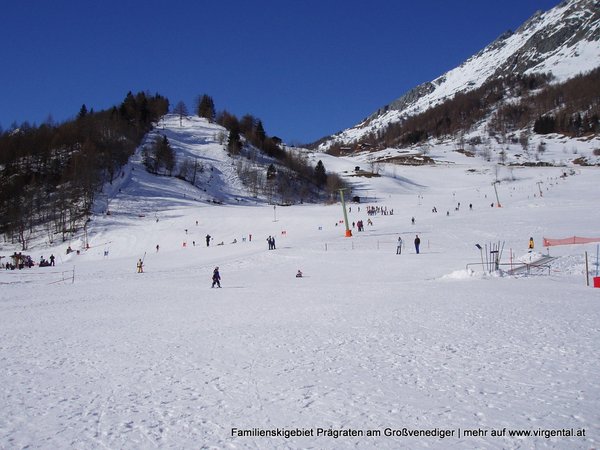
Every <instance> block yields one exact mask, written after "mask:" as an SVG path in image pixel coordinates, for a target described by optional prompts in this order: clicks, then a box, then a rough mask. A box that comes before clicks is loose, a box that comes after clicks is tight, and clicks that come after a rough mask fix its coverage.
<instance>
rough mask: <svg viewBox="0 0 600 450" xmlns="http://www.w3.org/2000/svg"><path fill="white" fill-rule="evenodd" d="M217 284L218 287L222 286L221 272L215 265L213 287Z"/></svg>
mask: <svg viewBox="0 0 600 450" xmlns="http://www.w3.org/2000/svg"><path fill="white" fill-rule="evenodd" d="M215 284H216V285H217V287H221V274H219V267H218V266H217V267H215V270H213V276H212V286H211V287H213V288H214V287H215Z"/></svg>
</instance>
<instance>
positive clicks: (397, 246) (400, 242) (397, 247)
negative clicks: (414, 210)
mask: <svg viewBox="0 0 600 450" xmlns="http://www.w3.org/2000/svg"><path fill="white" fill-rule="evenodd" d="M401 254H402V237H401V236H398V244H397V245H396V255H401Z"/></svg>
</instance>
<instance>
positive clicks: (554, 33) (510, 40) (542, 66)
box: [320, 0, 600, 149]
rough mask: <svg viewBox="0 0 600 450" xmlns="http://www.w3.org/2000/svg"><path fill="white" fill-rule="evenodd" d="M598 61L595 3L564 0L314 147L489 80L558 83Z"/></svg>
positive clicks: (599, 27) (350, 137)
mask: <svg viewBox="0 0 600 450" xmlns="http://www.w3.org/2000/svg"><path fill="white" fill-rule="evenodd" d="M599 61H600V1H598V0H565V1H563V2H562V3H560V4H559V5H557V6H556V7H554V8H552V9H551V10H549V11H546V12H542V11H538V12H536V13H535V14H534V15H533V16H532V17H531V18H529V19H528V20H527V21H526V22H525V23H523V25H521V26H520V27H519V28H518V29H517V30H516V31H515V32H512V31H506V32H505V33H503V34H502V35H500V36H499V37H498V38H497V39H495V40H494V41H493V42H492V43H490V44H489V45H487V46H486V47H485V48H483V49H482V50H480V51H479V52H477V53H476V54H475V55H473V56H472V57H470V58H469V59H467V60H466V61H465V62H463V63H462V64H461V65H460V66H458V67H456V68H454V69H452V70H450V71H448V72H446V73H445V74H443V75H441V76H439V77H438V78H436V79H434V80H432V81H429V82H426V83H423V84H421V85H418V86H416V87H415V88H413V89H411V90H409V91H408V92H406V93H405V94H403V95H402V96H401V97H399V98H397V99H396V100H394V101H392V102H391V103H389V104H388V105H385V106H383V107H382V108H379V109H378V110H377V111H375V112H374V113H373V114H371V115H370V116H369V117H368V118H367V119H365V120H364V121H363V122H361V123H360V124H358V125H356V126H354V127H352V128H349V129H346V130H344V131H342V132H340V133H338V134H337V135H334V136H332V137H331V138H329V139H326V140H325V141H324V142H323V143H322V144H321V145H320V148H321V149H327V148H329V147H330V146H331V145H332V144H334V143H341V144H350V143H353V142H357V141H359V140H360V139H361V138H364V137H365V136H366V135H368V134H370V133H377V132H378V131H380V130H382V129H384V128H386V127H387V126H389V125H390V124H392V123H396V122H399V121H401V120H403V119H404V118H406V117H408V116H412V115H415V114H419V113H422V112H424V111H426V110H427V109H429V108H432V107H434V106H437V105H439V104H441V103H443V102H445V101H447V100H450V99H452V98H453V97H454V96H455V95H456V94H458V93H461V92H468V91H471V90H474V89H477V88H478V87H480V86H482V85H483V84H484V83H485V82H487V81H489V80H492V79H498V78H503V77H506V76H509V75H515V74H522V75H529V74H541V73H550V74H552V76H553V77H554V80H555V81H556V82H562V81H565V80H568V79H570V78H573V77H574V76H576V75H578V74H581V73H585V72H588V71H590V70H592V69H594V68H596V67H597V66H598V64H599V63H598V62H599Z"/></svg>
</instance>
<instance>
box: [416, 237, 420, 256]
mask: <svg viewBox="0 0 600 450" xmlns="http://www.w3.org/2000/svg"><path fill="white" fill-rule="evenodd" d="M420 245H421V239H420V238H419V235H418V234H417V236H416V237H415V250H416V251H417V255H418V254H419V246H420Z"/></svg>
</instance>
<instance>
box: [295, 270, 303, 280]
mask: <svg viewBox="0 0 600 450" xmlns="http://www.w3.org/2000/svg"><path fill="white" fill-rule="evenodd" d="M296 278H302V271H301V270H300V269H298V272H296Z"/></svg>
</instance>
